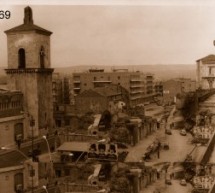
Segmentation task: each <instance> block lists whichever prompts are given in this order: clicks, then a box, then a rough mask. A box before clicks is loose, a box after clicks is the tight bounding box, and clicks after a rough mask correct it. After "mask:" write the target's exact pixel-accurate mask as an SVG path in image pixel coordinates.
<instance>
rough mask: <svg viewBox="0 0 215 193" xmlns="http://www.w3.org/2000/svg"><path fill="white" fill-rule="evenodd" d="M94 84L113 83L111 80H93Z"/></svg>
mask: <svg viewBox="0 0 215 193" xmlns="http://www.w3.org/2000/svg"><path fill="white" fill-rule="evenodd" d="M92 82H93V83H112V81H110V80H93V81H92Z"/></svg>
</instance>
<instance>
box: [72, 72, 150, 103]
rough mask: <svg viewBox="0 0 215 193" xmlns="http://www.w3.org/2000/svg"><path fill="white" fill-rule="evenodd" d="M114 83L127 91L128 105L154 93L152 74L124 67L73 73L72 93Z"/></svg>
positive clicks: (141, 100) (147, 97) (140, 101)
mask: <svg viewBox="0 0 215 193" xmlns="http://www.w3.org/2000/svg"><path fill="white" fill-rule="evenodd" d="M110 84H116V85H120V86H122V87H124V88H125V89H126V90H127V91H128V93H129V99H130V105H131V106H134V105H137V104H140V103H143V102H144V101H145V100H147V99H150V98H151V97H152V96H153V95H154V85H153V84H154V76H153V75H152V74H144V73H142V72H129V71H128V70H126V69H121V70H113V71H112V72H104V70H103V69H99V70H98V69H96V70H92V69H91V70H89V72H87V73H74V74H73V90H74V94H75V95H77V94H80V93H81V92H83V91H84V90H89V89H93V88H97V87H103V86H107V85H110Z"/></svg>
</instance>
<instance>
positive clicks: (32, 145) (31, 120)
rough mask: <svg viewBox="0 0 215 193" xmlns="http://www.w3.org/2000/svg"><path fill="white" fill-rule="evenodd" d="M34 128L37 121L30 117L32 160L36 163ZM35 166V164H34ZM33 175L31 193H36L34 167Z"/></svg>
mask: <svg viewBox="0 0 215 193" xmlns="http://www.w3.org/2000/svg"><path fill="white" fill-rule="evenodd" d="M34 126H35V120H34V119H33V117H32V116H31V117H30V127H31V158H32V162H34V130H33V129H34ZM32 164H33V163H32ZM31 169H32V170H31V175H32V179H31V180H32V181H31V183H32V184H31V185H32V189H31V192H32V193H34V179H33V176H34V175H35V171H34V170H33V165H32V168H31Z"/></svg>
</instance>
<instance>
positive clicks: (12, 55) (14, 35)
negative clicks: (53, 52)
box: [5, 7, 53, 138]
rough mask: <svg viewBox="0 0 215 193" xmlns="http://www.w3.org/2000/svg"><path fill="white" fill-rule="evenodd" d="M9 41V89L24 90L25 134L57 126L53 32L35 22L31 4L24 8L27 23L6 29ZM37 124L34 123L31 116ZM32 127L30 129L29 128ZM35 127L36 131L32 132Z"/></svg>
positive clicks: (37, 133) (38, 133) (7, 70)
mask: <svg viewBox="0 0 215 193" xmlns="http://www.w3.org/2000/svg"><path fill="white" fill-rule="evenodd" d="M5 33H6V35H7V43H8V68H7V69H6V73H7V76H8V89H10V90H19V91H21V92H22V93H23V108H24V115H25V121H24V127H25V128H28V133H26V135H25V136H24V137H25V138H26V137H31V135H32V134H33V135H34V136H35V137H36V136H39V135H40V129H47V130H49V129H51V128H52V125H53V103H52V72H53V69H52V68H50V66H51V63H50V35H51V34H52V32H50V31H48V30H45V29H43V28H41V27H39V26H36V25H34V22H33V13H32V10H31V8H30V7H26V8H25V10H24V24H22V25H19V26H17V27H14V28H12V29H9V30H7V31H5ZM32 118H33V119H34V120H35V126H34V127H31V126H30V119H32ZM29 128H30V129H29ZM31 129H33V132H32V131H30V130H31Z"/></svg>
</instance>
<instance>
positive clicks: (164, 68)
mask: <svg viewBox="0 0 215 193" xmlns="http://www.w3.org/2000/svg"><path fill="white" fill-rule="evenodd" d="M90 68H98V69H99V68H103V69H105V71H106V72H110V71H112V69H128V70H129V71H131V72H135V71H140V72H150V73H152V74H154V75H155V78H156V79H159V80H167V79H171V78H191V79H196V65H194V64H188V65H185V64H183V65H130V66H114V67H111V66H99V65H97V66H72V67H64V68H63V67H62V68H55V72H59V73H63V74H71V73H73V72H87V71H88V70H89V69H90Z"/></svg>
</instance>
